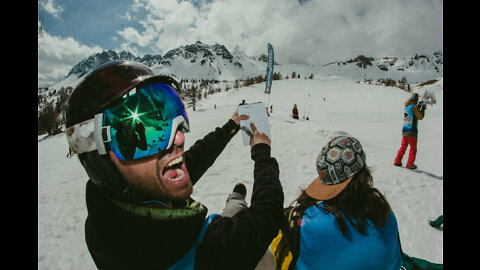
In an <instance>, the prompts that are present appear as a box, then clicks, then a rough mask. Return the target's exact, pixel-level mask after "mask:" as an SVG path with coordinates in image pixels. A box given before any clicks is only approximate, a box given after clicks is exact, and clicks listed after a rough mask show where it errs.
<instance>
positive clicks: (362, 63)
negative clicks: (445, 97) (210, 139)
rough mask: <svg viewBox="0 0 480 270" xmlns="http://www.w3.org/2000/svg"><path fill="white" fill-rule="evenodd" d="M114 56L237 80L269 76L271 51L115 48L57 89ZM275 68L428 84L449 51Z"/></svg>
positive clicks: (169, 70)
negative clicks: (160, 51) (254, 53)
mask: <svg viewBox="0 0 480 270" xmlns="http://www.w3.org/2000/svg"><path fill="white" fill-rule="evenodd" d="M113 60H129V61H136V62H140V63H143V64H145V65H146V66H148V67H150V68H151V69H152V71H153V72H154V73H156V74H174V75H175V76H176V77H178V78H182V79H208V80H212V79H214V80H220V81H223V80H225V81H234V80H236V79H247V78H248V77H256V76H258V75H262V76H263V75H265V70H266V65H267V63H266V61H267V58H266V56H265V55H260V56H258V57H251V56H246V55H242V54H235V53H231V52H230V51H229V50H228V49H227V48H226V47H225V46H224V45H220V44H215V45H207V44H204V43H202V42H201V41H197V42H196V43H194V44H190V45H186V46H180V47H179V48H176V49H173V50H170V51H168V52H167V53H165V54H164V55H151V54H147V55H145V56H143V57H138V56H135V55H133V54H132V53H130V52H127V51H121V52H116V51H113V50H107V51H103V52H101V53H97V54H94V55H92V56H90V57H88V58H86V59H84V60H82V61H80V62H79V63H78V64H76V65H75V66H74V67H73V68H72V69H71V70H70V72H69V73H68V75H67V76H66V78H65V79H64V80H62V81H61V82H59V83H57V84H55V85H53V86H52V87H51V88H54V89H59V88H61V87H67V86H72V87H75V86H76V84H78V82H79V79H81V78H83V76H85V75H86V74H87V73H88V72H89V71H91V70H93V69H94V68H96V67H97V66H99V65H101V64H104V63H106V62H109V61H113ZM274 71H275V72H280V73H281V74H282V75H283V76H286V75H290V74H291V73H292V72H293V71H295V72H296V74H301V76H302V78H303V77H308V76H309V75H310V74H313V75H314V77H315V78H324V77H328V78H331V77H332V76H333V77H344V78H348V79H352V80H363V79H372V80H376V79H379V78H391V79H394V80H400V79H401V78H402V77H405V78H406V79H407V80H408V81H409V82H422V81H427V80H431V79H434V78H440V77H443V53H442V52H434V53H432V54H428V55H424V54H422V55H418V54H415V55H410V56H403V57H398V56H387V57H383V58H373V57H368V56H363V55H359V56H358V57H356V58H354V59H349V60H343V61H336V62H333V63H328V64H324V65H321V64H319V65H291V64H286V65H282V64H278V63H275V67H274Z"/></svg>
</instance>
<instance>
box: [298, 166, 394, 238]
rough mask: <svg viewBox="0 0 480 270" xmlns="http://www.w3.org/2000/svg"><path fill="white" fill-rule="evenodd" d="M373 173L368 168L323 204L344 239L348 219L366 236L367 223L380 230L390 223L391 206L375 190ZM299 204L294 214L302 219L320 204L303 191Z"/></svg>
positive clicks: (363, 169)
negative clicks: (297, 213) (310, 209)
mask: <svg viewBox="0 0 480 270" xmlns="http://www.w3.org/2000/svg"><path fill="white" fill-rule="evenodd" d="M370 171H371V169H370V168H368V167H367V166H366V165H365V166H364V167H363V168H362V169H361V170H360V171H359V172H358V173H357V174H356V175H355V176H354V177H353V179H352V181H350V183H349V184H348V185H347V187H346V188H345V189H344V190H343V191H342V192H341V193H340V194H338V195H337V196H336V197H335V198H333V199H330V200H326V201H323V205H324V207H323V208H324V209H325V210H327V211H328V212H330V213H332V214H333V215H334V216H335V221H336V225H337V227H338V228H339V229H340V231H341V232H342V233H343V235H344V236H345V235H346V229H347V223H346V221H345V218H347V219H348V220H349V221H350V223H351V224H352V225H353V226H354V227H355V229H356V230H357V231H359V232H360V233H364V232H365V226H366V221H367V219H370V220H371V221H372V222H373V223H374V224H375V226H378V227H382V226H385V225H386V224H387V222H388V216H389V215H390V211H391V208H390V204H388V202H387V199H386V198H385V197H384V196H383V195H382V194H381V193H380V191H379V190H378V189H376V188H374V187H373V177H372V175H371V173H370ZM296 202H297V205H296V206H295V210H296V211H297V212H299V213H300V214H301V215H302V216H303V215H304V214H305V210H306V209H307V208H309V207H311V206H313V205H316V204H317V203H318V202H319V200H316V199H314V198H312V197H310V196H308V195H307V193H306V192H305V190H302V192H301V194H300V196H298V198H297V199H296ZM317 207H321V206H319V205H317Z"/></svg>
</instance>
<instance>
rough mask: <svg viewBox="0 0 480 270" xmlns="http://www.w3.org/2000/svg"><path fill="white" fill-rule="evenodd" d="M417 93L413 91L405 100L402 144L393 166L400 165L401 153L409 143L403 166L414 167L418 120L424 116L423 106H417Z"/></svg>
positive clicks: (402, 153)
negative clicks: (405, 163) (408, 150)
mask: <svg viewBox="0 0 480 270" xmlns="http://www.w3.org/2000/svg"><path fill="white" fill-rule="evenodd" d="M417 103H418V94H417V93H413V94H412V96H411V98H410V99H408V100H407V101H406V102H405V111H404V114H403V128H402V145H401V146H400V149H399V150H398V152H397V156H396V157H395V161H394V162H393V164H394V165H395V166H402V159H403V155H404V154H405V152H406V151H407V147H408V146H409V145H410V152H409V153H408V161H407V165H406V166H405V167H406V168H407V169H411V170H413V169H416V168H417V166H416V165H415V164H414V162H415V158H416V156H417V135H418V129H417V125H418V120H422V119H423V117H424V116H425V107H426V106H418V104H417Z"/></svg>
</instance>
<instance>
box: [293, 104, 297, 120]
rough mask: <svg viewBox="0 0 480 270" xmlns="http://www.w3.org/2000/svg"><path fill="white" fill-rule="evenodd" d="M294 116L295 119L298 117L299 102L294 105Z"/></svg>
mask: <svg viewBox="0 0 480 270" xmlns="http://www.w3.org/2000/svg"><path fill="white" fill-rule="evenodd" d="M292 117H293V119H298V109H297V104H295V105H293V110H292Z"/></svg>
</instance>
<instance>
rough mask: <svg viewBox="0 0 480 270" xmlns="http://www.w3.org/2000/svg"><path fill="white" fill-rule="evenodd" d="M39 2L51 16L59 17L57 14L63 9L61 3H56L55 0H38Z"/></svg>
mask: <svg viewBox="0 0 480 270" xmlns="http://www.w3.org/2000/svg"><path fill="white" fill-rule="evenodd" d="M39 3H40V5H41V6H42V7H43V9H45V11H46V12H48V13H50V14H51V15H52V16H53V17H55V18H57V19H60V17H59V15H58V14H59V13H61V12H62V11H63V7H62V6H61V5H56V4H55V0H43V1H39Z"/></svg>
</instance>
